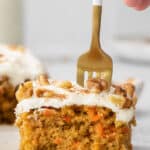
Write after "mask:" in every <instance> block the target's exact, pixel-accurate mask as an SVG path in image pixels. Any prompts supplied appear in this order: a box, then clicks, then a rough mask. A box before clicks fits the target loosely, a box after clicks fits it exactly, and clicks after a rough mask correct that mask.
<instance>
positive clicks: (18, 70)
mask: <svg viewBox="0 0 150 150" xmlns="http://www.w3.org/2000/svg"><path fill="white" fill-rule="evenodd" d="M43 73H44V69H43V67H42V65H41V64H40V62H39V61H38V60H37V59H36V58H35V57H33V56H32V55H31V54H30V52H28V51H27V50H26V49H24V48H23V47H20V46H5V45H1V46H0V123H13V122H14V120H15V114H14V108H15V107H16V104H17V100H16V98H15V89H16V87H17V85H19V84H20V83H21V82H24V81H25V80H31V79H34V78H36V77H37V76H38V75H40V74H43Z"/></svg>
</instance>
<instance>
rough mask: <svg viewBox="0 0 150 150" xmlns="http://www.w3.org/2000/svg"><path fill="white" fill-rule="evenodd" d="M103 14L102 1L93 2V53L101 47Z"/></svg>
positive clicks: (94, 0)
mask: <svg viewBox="0 0 150 150" xmlns="http://www.w3.org/2000/svg"><path fill="white" fill-rule="evenodd" d="M101 14H102V0H93V19H92V20H93V21H92V40H91V51H94V50H97V49H99V48H100V46H101V45H100V26H101ZM92 53H93V52H92Z"/></svg>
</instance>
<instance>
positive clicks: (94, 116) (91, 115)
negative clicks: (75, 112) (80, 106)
mask: <svg viewBox="0 0 150 150" xmlns="http://www.w3.org/2000/svg"><path fill="white" fill-rule="evenodd" d="M87 113H88V115H89V118H90V120H91V121H93V122H96V121H98V120H99V119H100V116H99V115H98V114H97V110H96V108H95V107H92V108H89V109H88V111H87Z"/></svg>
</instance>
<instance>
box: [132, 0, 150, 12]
mask: <svg viewBox="0 0 150 150" xmlns="http://www.w3.org/2000/svg"><path fill="white" fill-rule="evenodd" d="M149 2H150V1H149V0H138V1H137V4H136V6H135V9H136V10H144V9H146V8H147V7H148V6H149Z"/></svg>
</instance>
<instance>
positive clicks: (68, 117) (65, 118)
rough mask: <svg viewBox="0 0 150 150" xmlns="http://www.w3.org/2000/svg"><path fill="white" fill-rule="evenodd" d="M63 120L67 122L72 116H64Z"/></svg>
mask: <svg viewBox="0 0 150 150" xmlns="http://www.w3.org/2000/svg"><path fill="white" fill-rule="evenodd" d="M63 120H64V121H65V122H67V123H69V122H71V117H70V116H63Z"/></svg>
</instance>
